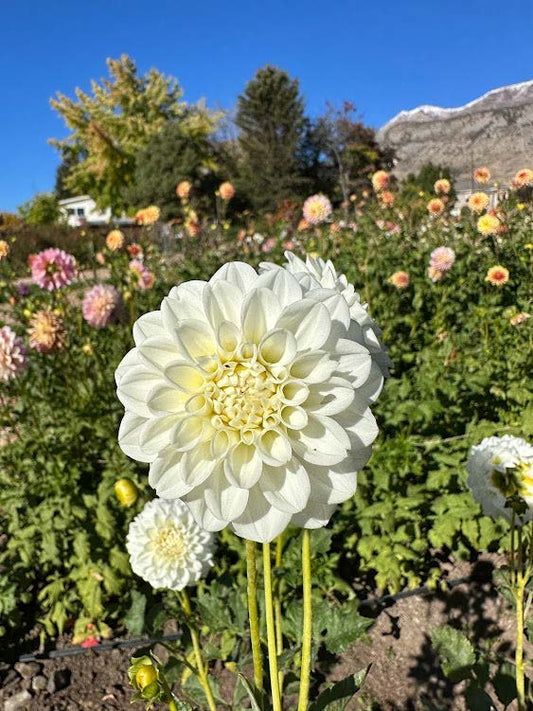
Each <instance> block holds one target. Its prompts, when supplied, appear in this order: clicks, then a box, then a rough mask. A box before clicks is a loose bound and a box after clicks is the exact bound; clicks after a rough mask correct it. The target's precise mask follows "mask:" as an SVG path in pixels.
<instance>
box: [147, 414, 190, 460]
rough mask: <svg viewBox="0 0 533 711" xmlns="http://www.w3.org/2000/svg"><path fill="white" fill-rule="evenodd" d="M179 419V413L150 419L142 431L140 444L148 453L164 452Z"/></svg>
mask: <svg viewBox="0 0 533 711" xmlns="http://www.w3.org/2000/svg"><path fill="white" fill-rule="evenodd" d="M179 421H180V416H179V415H166V416H164V417H159V418H157V419H151V420H148V422H147V423H146V424H145V426H144V427H143V428H142V430H141V432H140V437H139V444H140V446H141V447H142V448H143V450H144V451H145V452H146V453H147V454H158V453H159V452H162V451H163V450H164V449H165V448H166V447H167V446H168V445H169V444H170V443H171V441H172V438H173V430H174V428H175V426H176V424H177V423H178V422H179Z"/></svg>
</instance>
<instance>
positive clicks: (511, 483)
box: [466, 435, 533, 521]
mask: <svg viewBox="0 0 533 711" xmlns="http://www.w3.org/2000/svg"><path fill="white" fill-rule="evenodd" d="M466 469H467V471H468V479H467V484H468V488H469V489H470V491H471V492H472V495H473V497H474V499H475V500H476V501H477V502H478V503H479V504H481V508H482V509H483V513H484V514H485V516H490V517H491V518H493V519H497V518H499V517H501V518H505V519H506V520H507V521H510V520H511V508H510V507H509V506H507V507H506V506H505V503H506V501H507V499H508V498H509V497H512V496H517V495H518V496H520V497H521V498H522V499H524V501H525V502H526V504H527V505H528V506H529V507H531V506H532V505H533V447H532V446H531V445H530V444H528V442H526V441H525V440H524V439H521V438H519V437H513V436H512V435H504V436H503V437H486V438H485V439H484V440H482V441H481V443H480V444H477V445H475V446H474V447H472V448H471V449H470V454H469V457H468V463H467V465H466ZM531 517H532V514H531V508H529V509H528V511H527V512H526V514H525V515H523V516H522V519H523V520H525V521H530V520H531Z"/></svg>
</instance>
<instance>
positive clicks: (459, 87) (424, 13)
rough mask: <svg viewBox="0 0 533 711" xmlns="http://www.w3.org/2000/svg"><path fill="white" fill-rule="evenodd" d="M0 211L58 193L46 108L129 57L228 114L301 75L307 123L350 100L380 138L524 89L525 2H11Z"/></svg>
mask: <svg viewBox="0 0 533 711" xmlns="http://www.w3.org/2000/svg"><path fill="white" fill-rule="evenodd" d="M0 17H1V20H2V42H1V43H0V81H1V87H2V99H3V101H2V108H1V126H2V130H1V132H0V210H14V209H15V208H16V206H17V205H19V204H20V203H21V202H23V201H24V200H26V199H27V198H29V197H31V195H33V194H34V193H36V192H38V191H44V190H49V189H51V188H52V187H53V184H54V175H55V168H56V166H57V164H58V158H57V154H56V152H55V151H54V149H53V148H51V147H50V146H49V145H48V144H47V139H48V138H50V137H51V136H58V137H61V136H63V135H65V127H64V125H63V124H62V122H61V120H60V118H59V117H58V116H56V114H55V113H54V112H53V111H52V110H51V108H50V107H49V105H48V99H49V97H50V96H52V95H53V94H54V93H55V92H56V91H58V90H59V91H62V92H63V93H65V94H67V95H72V94H73V91H74V88H75V87H76V86H80V87H81V88H84V89H88V87H89V81H90V79H92V78H97V79H98V78H100V77H102V76H105V75H106V73H107V72H106V65H105V59H106V57H118V56H120V54H122V53H127V54H129V55H130V56H131V57H132V58H133V59H135V61H136V62H137V65H138V67H139V69H140V70H141V71H142V72H144V71H146V70H147V69H149V68H150V67H152V66H155V67H157V68H158V69H159V70H161V71H163V72H165V73H166V74H171V75H173V76H176V77H177V78H178V79H179V81H180V83H181V85H182V86H183V88H184V89H185V97H184V98H185V99H186V100H188V101H195V100H197V99H198V98H200V97H202V96H203V97H205V98H206V99H207V102H208V104H209V105H210V106H216V105H221V106H223V107H227V108H231V107H232V106H233V105H234V103H235V100H236V97H237V96H238V94H239V93H240V92H241V91H242V89H243V87H244V85H245V83H246V81H247V80H248V79H250V78H251V77H252V76H253V74H254V72H255V70H256V69H258V68H259V67H260V66H262V65H264V64H266V63H267V62H269V63H272V64H276V65H278V66H279V67H282V68H283V69H286V70H287V71H288V72H289V73H290V74H291V75H292V76H295V77H298V78H299V80H300V84H301V89H302V92H303V94H304V95H305V97H306V100H307V106H308V112H309V113H310V114H311V115H315V114H317V113H319V112H320V111H321V110H322V109H323V107H324V104H325V102H326V101H327V100H330V101H333V102H340V101H342V100H343V99H349V100H350V101H352V102H354V103H355V104H356V105H357V107H358V109H359V111H360V112H361V113H362V114H363V117H364V119H365V121H366V122H367V123H370V124H372V125H374V126H376V127H379V126H380V125H382V124H383V123H385V122H386V121H387V120H388V119H390V118H392V116H394V115H395V114H396V113H397V112H398V111H400V110H401V109H405V108H407V109H408V108H413V107H415V106H417V105H419V104H437V105H440V106H457V105H460V104H462V103H464V102H466V101H469V100H471V99H473V98H476V97H477V96H479V95H481V94H483V93H484V92H486V91H488V90H489V89H493V88H496V87H498V86H502V85H504V84H512V83H515V82H520V81H525V80H528V79H532V78H533V64H532V62H531V47H532V45H533V3H531V2H528V0H522V1H521V2H518V1H517V0H507V2H505V3H501V2H500V1H499V0H498V2H496V1H495V0H485V1H484V2H479V1H478V0H463V1H462V2H458V1H457V0H446V2H443V1H441V2H431V0H429V1H428V0H411V1H409V2H407V1H405V0H403V1H402V0H397V1H396V2H390V1H389V0H382V2H372V0H370V1H369V0H367V1H366V2H359V0H357V1H356V0H333V1H332V2H330V3H316V2H314V3H309V2H303V1H302V0H284V1H282V0H263V1H262V2H256V1H255V0H248V1H243V0H235V1H234V0H225V1H224V0H218V1H217V2H213V1H212V0H203V1H200V2H198V1H196V2H195V1H194V0H192V1H191V0H189V1H188V2H184V1H183V0H173V1H170V0H152V1H151V2H149V1H148V0H143V1H141V0H128V2H126V1H125V0H90V1H84V2H81V1H80V0H70V1H69V2H66V1H65V0H46V2H42V1H41V0H19V1H18V2H17V3H14V2H10V3H8V2H4V3H2V9H1V15H0Z"/></svg>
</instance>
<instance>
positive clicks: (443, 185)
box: [433, 178, 452, 195]
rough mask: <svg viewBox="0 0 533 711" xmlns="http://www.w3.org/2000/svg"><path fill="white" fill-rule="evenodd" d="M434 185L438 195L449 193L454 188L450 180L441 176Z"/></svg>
mask: <svg viewBox="0 0 533 711" xmlns="http://www.w3.org/2000/svg"><path fill="white" fill-rule="evenodd" d="M433 187H434V190H435V192H436V194H437V195H448V193H449V192H450V190H451V189H452V186H451V184H450V181H449V180H447V179H446V178H440V179H439V180H437V181H436V182H435V185H434V186H433Z"/></svg>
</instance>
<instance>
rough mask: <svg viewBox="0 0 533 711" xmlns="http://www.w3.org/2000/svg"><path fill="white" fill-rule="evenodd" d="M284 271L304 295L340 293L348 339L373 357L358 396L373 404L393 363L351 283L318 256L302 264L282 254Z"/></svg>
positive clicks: (266, 266)
mask: <svg viewBox="0 0 533 711" xmlns="http://www.w3.org/2000/svg"><path fill="white" fill-rule="evenodd" d="M285 258H286V259H287V264H285V265H284V266H285V269H287V270H288V271H289V272H290V273H291V274H293V275H294V276H295V278H296V279H297V280H298V283H299V284H300V286H301V287H302V290H303V293H304V295H305V294H307V293H308V292H310V291H312V290H314V289H321V288H325V289H333V290H334V291H336V292H337V293H339V294H341V295H342V296H343V297H344V299H345V301H346V303H347V304H348V308H349V310H350V325H349V328H348V335H347V337H348V338H349V339H350V340H351V341H355V342H357V343H360V344H362V345H364V346H365V348H367V349H368V351H369V353H370V356H371V358H372V365H371V371H370V375H369V377H368V380H367V382H366V383H365V385H364V387H363V388H360V389H359V393H361V394H362V393H363V392H364V393H365V394H366V396H367V397H368V400H369V402H374V401H375V400H376V399H377V397H378V395H379V393H380V392H381V389H382V387H383V382H384V379H385V378H386V377H387V376H388V374H389V368H390V367H391V366H392V362H391V360H390V358H389V356H388V355H387V351H386V349H385V347H384V346H383V344H382V342H381V329H380V328H379V326H378V325H377V323H376V322H375V321H374V319H373V318H372V317H371V316H370V315H369V314H368V306H367V305H366V304H362V303H361V297H360V296H359V294H358V293H357V292H356V291H355V289H354V287H353V285H352V284H349V283H348V280H347V278H346V277H345V275H344V274H340V273H337V271H336V269H335V267H334V266H333V264H332V262H331V261H330V260H329V259H328V261H327V262H325V261H324V260H323V259H321V258H320V257H311V256H309V255H307V257H306V260H305V262H304V261H303V260H302V259H300V258H299V257H297V256H296V255H295V254H293V253H292V252H285ZM280 268H281V267H278V266H277V265H275V264H270V263H268V262H264V263H262V264H261V265H260V269H261V270H262V271H268V270H269V269H280Z"/></svg>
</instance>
